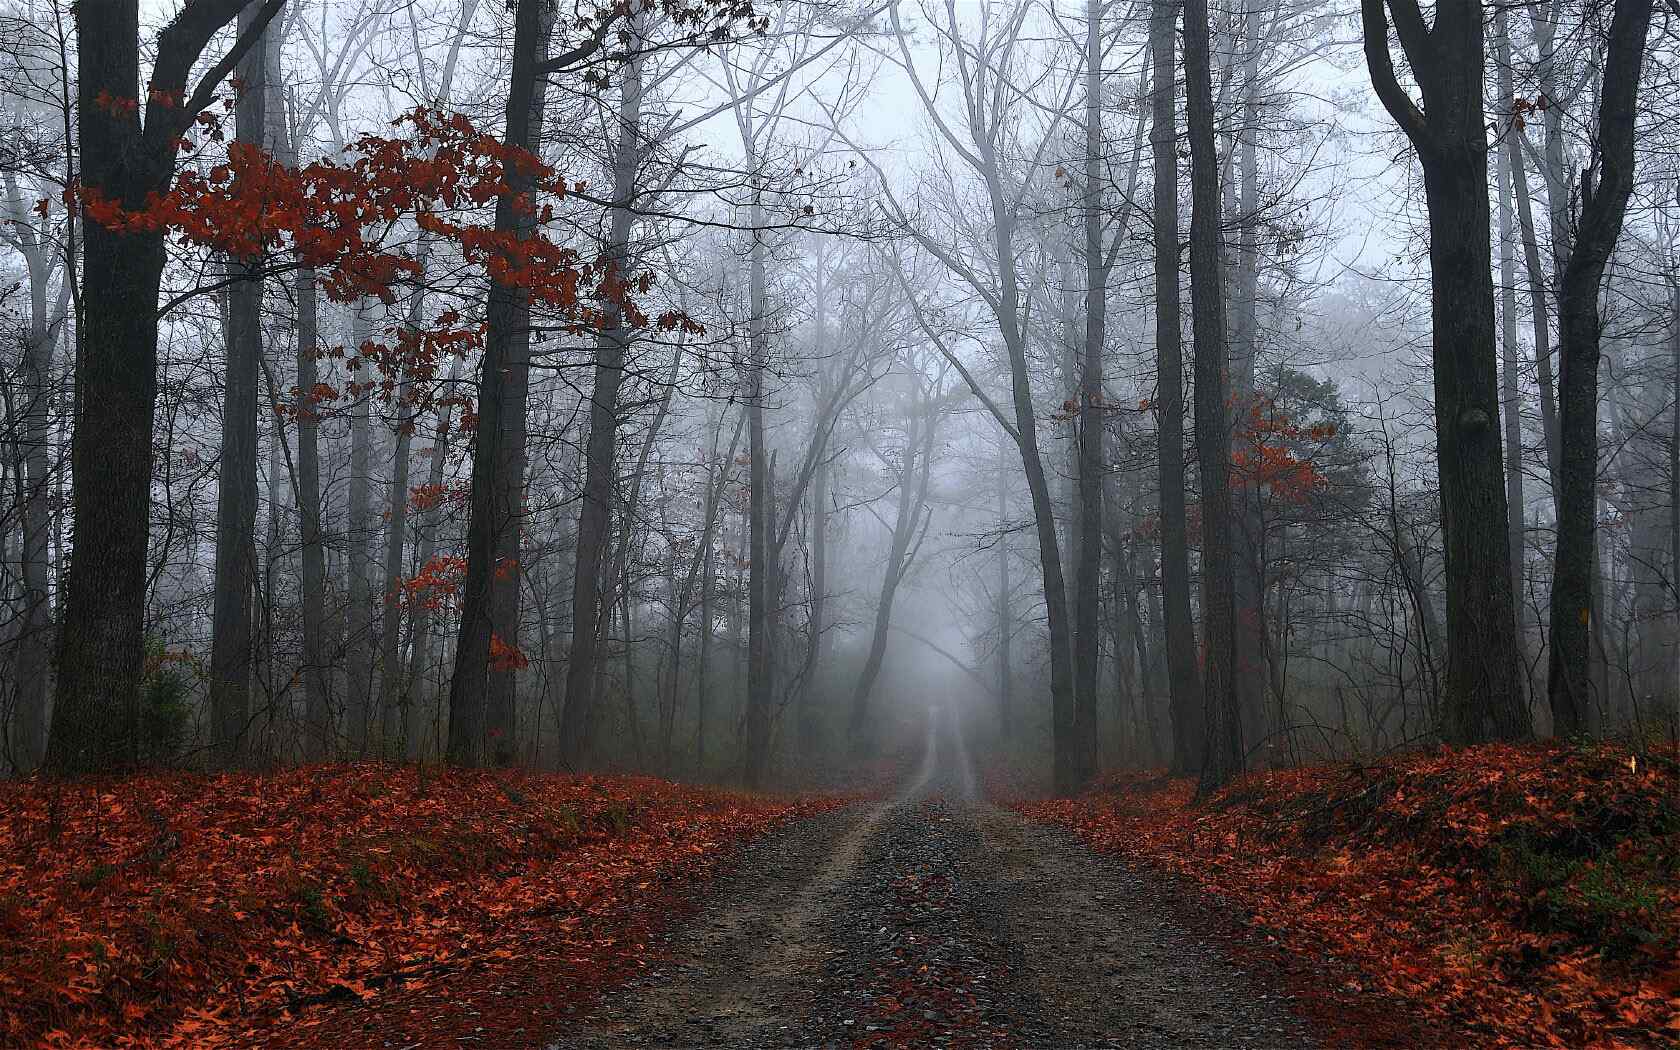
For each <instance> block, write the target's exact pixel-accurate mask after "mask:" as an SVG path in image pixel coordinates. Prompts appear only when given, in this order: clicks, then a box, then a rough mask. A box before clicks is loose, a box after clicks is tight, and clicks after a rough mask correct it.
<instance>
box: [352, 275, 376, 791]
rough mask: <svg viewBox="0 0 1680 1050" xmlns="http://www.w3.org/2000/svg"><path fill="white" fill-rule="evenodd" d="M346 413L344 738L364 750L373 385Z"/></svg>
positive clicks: (366, 371)
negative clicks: (346, 562) (346, 565)
mask: <svg viewBox="0 0 1680 1050" xmlns="http://www.w3.org/2000/svg"><path fill="white" fill-rule="evenodd" d="M369 309H370V304H369V303H368V301H367V300H366V299H362V300H359V301H358V302H357V303H356V306H355V313H354V315H353V316H352V318H351V324H350V332H351V336H350V341H351V342H352V343H353V344H355V347H354V350H353V353H355V354H358V355H359V354H360V353H361V348H362V345H363V344H364V343H365V342H367V341H368V340H369V339H371V338H373V319H372V318H371V317H369V316H368V310H369ZM372 371H373V366H372V365H371V364H370V363H369V362H367V361H363V362H362V371H361V372H359V373H355V375H356V381H358V382H371V381H372V380H371V373H372ZM351 412H352V414H351V416H350V486H349V488H350V491H349V493H348V495H347V498H348V500H349V505H348V506H347V507H346V508H345V515H344V520H345V547H346V555H347V557H346V561H348V562H349V573H350V579H349V581H348V586H347V587H346V588H345V590H346V595H345V599H346V605H347V606H348V609H347V611H346V615H345V617H344V620H345V640H346V641H347V642H348V643H349V648H348V651H347V653H346V656H347V659H346V666H345V671H346V675H347V679H348V681H347V682H346V692H347V694H348V697H347V705H346V708H345V714H344V729H345V737H346V743H347V744H348V745H349V748H350V754H351V755H353V756H355V757H358V758H360V757H362V756H364V755H366V754H367V751H368V745H369V743H370V741H371V737H370V734H371V732H372V731H373V728H374V727H373V726H372V724H371V721H372V716H373V654H374V653H375V652H376V651H377V645H376V644H375V640H374V639H373V638H371V637H369V635H370V634H372V632H373V624H374V615H373V595H372V591H373V587H372V583H373V559H372V558H371V557H370V556H369V555H370V552H371V551H372V550H373V548H374V545H375V543H376V542H377V530H376V529H375V527H374V524H373V503H372V500H373V476H372V475H373V391H372V389H369V390H365V391H363V392H362V393H361V394H360V395H359V396H358V397H357V400H356V404H355V407H354V408H353V409H352V410H351Z"/></svg>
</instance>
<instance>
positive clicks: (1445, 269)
mask: <svg viewBox="0 0 1680 1050" xmlns="http://www.w3.org/2000/svg"><path fill="white" fill-rule="evenodd" d="M1674 14H1675V12H1674V10H1673V9H1672V7H1670V6H1662V7H1657V6H1656V5H1654V4H1653V2H1652V0H1613V2H1602V3H1600V2H1583V0H1536V2H1534V3H1529V4H1523V5H1490V6H1488V7H1486V8H1484V7H1483V5H1481V4H1480V3H1473V2H1469V0H1441V2H1440V3H1438V4H1436V5H1435V6H1434V8H1433V10H1429V9H1422V10H1420V8H1419V6H1418V4H1417V3H1416V0H1387V2H1386V3H1385V2H1384V0H1364V3H1363V5H1362V8H1361V9H1360V10H1357V11H1355V10H1351V9H1347V8H1344V7H1330V8H1326V7H1324V6H1323V5H1320V4H1315V3H1305V2H1295V0H1230V2H1227V0H1214V2H1212V3H1211V4H1210V3H1209V2H1208V0H1185V2H1184V3H1183V4H1182V5H1179V4H1176V3H1174V2H1173V0H1138V2H1130V0H1109V2H1107V3H1103V2H1101V0H1087V2H1085V3H1083V4H1068V3H1056V2H1046V0H996V2H993V0H984V2H978V3H977V2H969V0H964V2H960V3H958V2H954V0H948V2H946V3H943V4H940V3H931V2H920V0H901V2H889V3H884V4H877V5H869V4H862V5H860V4H855V3H847V2H817V0H813V2H795V0H787V2H771V3H765V4H760V5H758V6H753V5H751V4H749V3H747V2H745V0H740V2H736V0H691V2H685V0H646V2H643V0H629V2H628V3H618V4H604V5H599V6H596V5H593V4H580V5H578V6H577V7H572V6H569V5H561V6H558V7H557V6H556V4H555V3H554V2H553V0H510V2H509V3H506V4H503V3H495V2H481V0H461V2H457V0H439V2H433V0H416V2H404V3H392V2H388V0H327V2H321V0H254V2H252V3H249V4H247V3H245V2H243V0H189V2H187V3H184V4H181V5H179V6H175V5H154V4H144V5H137V4H136V3H134V2H132V0H130V2H127V3H120V2H119V3H93V2H91V0H84V2H83V3H82V4H80V5H78V6H77V7H76V8H75V9H74V10H72V9H71V7H70V6H69V5H62V4H54V3H51V2H43V0H8V3H7V4H6V7H5V10H4V12H3V16H0V65H3V67H4V72H3V75H0V120H3V122H4V123H3V126H0V180H3V183H4V187H3V188H4V201H3V202H0V206H3V208H4V212H5V215H4V222H3V223H0V240H3V241H4V244H5V249H4V266H5V267H6V270H7V277H6V281H5V293H4V295H3V297H0V310H3V316H0V324H3V326H4V333H3V336H4V337H3V339H0V727H3V733H4V736H3V738H0V772H5V773H9V774H14V775H16V774H26V773H29V772H31V771H34V770H37V769H45V770H48V771H50V772H53V773H60V774H79V773H89V772H103V771H108V770H117V769H123V768H131V767H135V766H149V765H183V766H189V767H221V766H231V767H251V766H256V767H268V766H272V765H277V764H291V763H299V762H316V761H328V760H343V759H356V758H384V759H394V760H405V761H422V762H436V761H440V760H441V761H449V762H453V763H457V764H466V765H485V764H514V763H517V764H524V765H529V766H533V767H538V768H547V769H563V770H579V769H640V770H649V771H656V772H660V773H664V774H667V775H673V776H680V777H687V778H707V779H713V778H717V779H726V780H731V781H740V782H744V783H746V784H748V785H753V786H757V785H762V784H765V783H767V782H771V781H786V780H790V779H795V778H796V774H800V773H810V772H811V771H813V770H815V769H819V768H830V767H838V766H842V765H844V764H846V763H848V762H850V761H853V760H861V759H864V758H867V757H870V756H873V755H875V754H877V753H878V752H879V751H880V750H881V749H882V748H885V747H890V746H891V745H892V744H893V743H894V742H895V741H897V740H899V739H900V738H901V734H902V733H903V727H902V726H901V722H902V721H903V719H904V718H905V717H906V716H904V714H903V712H904V710H905V708H904V705H903V703H902V701H904V700H905V699H925V698H928V697H948V698H951V699H953V700H956V701H960V702H961V703H963V704H964V705H965V709H966V710H967V712H968V717H969V720H970V722H971V723H972V725H973V727H974V730H975V732H977V733H978V734H979V735H981V736H982V737H985V738H989V739H990V740H991V741H992V742H994V743H998V744H1001V745H1002V746H1003V747H1005V748H1006V749H1008V750H1011V751H1013V752H1015V753H1017V754H1019V755H1022V756H1026V757H1030V758H1033V759H1035V760H1045V759H1048V760H1049V765H1050V767H1051V768H1052V769H1053V770H1054V774H1055V784H1056V787H1057V788H1058V789H1059V790H1062V791H1071V790H1074V789H1076V788H1078V787H1079V786H1081V785H1082V784H1084V783H1086V782H1088V781H1089V780H1090V778H1091V777H1092V776H1093V775H1094V773H1095V772H1096V771H1097V770H1098V769H1099V768H1102V767H1115V766H1139V767H1148V766H1162V765H1165V766H1170V767H1172V768H1173V769H1174V770H1176V771H1179V772H1183V773H1200V774H1201V775H1202V776H1203V777H1204V779H1205V780H1206V782H1208V783H1217V782H1220V781H1223V780H1224V779H1226V778H1228V777H1229V776H1231V775H1232V774H1233V773H1235V772H1236V771H1238V770H1240V769H1242V768H1256V767H1269V766H1280V765H1288V764H1295V763H1301V762H1305V761H1310V760H1315V759H1323V758H1328V757H1345V756H1352V755H1367V754H1370V753H1374V752H1381V751H1386V750H1391V749H1395V748H1399V747H1403V746H1407V745H1416V744H1422V743H1430V742H1436V741H1444V742H1448V743H1475V742H1482V741H1488V740H1505V739H1522V738H1526V737H1529V736H1533V735H1548V734H1555V735H1558V736H1574V735H1595V736H1604V737H1617V738H1622V737H1633V738H1636V739H1640V740H1650V739H1653V738H1668V739H1672V738H1673V737H1674V736H1675V734H1676V717H1677V715H1676V711H1677V697H1680V663H1677V661H1680V585H1677V583H1676V580H1677V576H1680V485H1677V483H1676V482H1677V478H1680V398H1677V394H1680V160H1677V157H1680V154H1677V152H1676V147H1677V145H1680V141H1677V138H1676V135H1677V132H1676V128H1677V126H1680V124H1677V122H1676V120H1675V117H1676V109H1675V107H1676V105H1677V102H1676V99H1680V91H1677V90H1676V85H1675V76H1676V72H1677V69H1680V67H1677V65H1676V62H1675V51H1674V48H1673V46H1672V45H1673V43H1674V33H1675V25H1674V21H1673V19H1674ZM416 113H420V114H422V115H423V116H422V117H421V118H415V117H414V116H413V115H414V114H416ZM405 114H409V115H410V119H408V120H406V121H401V122H399V118H402V117H403V116H404V115H405ZM425 114H430V115H431V116H430V117H425V116H424V115H425ZM452 114H460V115H463V116H465V117H466V118H467V120H466V121H464V122H456V123H451V119H450V115H452ZM428 120H429V121H430V123H427V121H428ZM394 122H397V123H394ZM427 128H432V129H433V131H430V132H429V131H427V130H426V129H427ZM438 128H442V129H443V130H441V131H440V130H436V129H438ZM463 129H467V130H463ZM434 132H435V133H434ZM367 136H374V138H372V139H370V138H367ZM379 144H383V146H384V148H385V152H384V153H383V154H381V153H380V149H381V148H382V147H381V146H380V145H379ZM527 153H528V154H529V155H534V157H535V158H536V159H537V160H538V161H540V163H536V162H527V161H525V160H522V159H521V158H523V157H525V156H526V155H527ZM376 155H379V156H383V157H384V159H383V160H380V161H378V162H377V163H376V162H375V161H374V160H371V159H370V158H374V157H375V156H376ZM393 158H394V159H393ZM474 165H477V167H476V168H473V166H474ZM311 166H314V171H315V174H314V175H311V176H309V177H308V178H307V179H306V178H304V177H303V176H301V175H298V173H299V172H300V171H303V170H306V169H309V168H310V167H311ZM451 167H454V168H457V169H462V170H464V169H467V168H473V170H476V171H479V172H480V173H481V174H482V173H483V172H484V171H488V172H489V173H490V174H489V175H487V176H485V177H484V179H483V180H481V181H480V182H478V183H477V184H475V188H474V190H473V191H471V192H469V191H466V190H463V191H462V192H460V193H443V192H439V191H436V190H435V187H434V188H430V189H428V188H423V187H431V186H433V184H434V183H436V182H437V180H438V179H439V178H441V177H442V176H440V175H439V171H441V170H443V169H449V168H451ZM288 173H291V174H290V175H288ZM300 180H301V181H300ZM310 180H313V181H310ZM428 180H431V182H428ZM325 187H330V188H331V191H330V193H329V191H328V189H327V188H325ZM405 193H408V196H407V197H404V194H405ZM334 195H336V196H334ZM328 197H331V198H332V201H333V202H334V204H333V206H332V207H330V208H329V207H328V206H327V204H326V203H324V202H326V201H327V199H328ZM399 198H402V199H399ZM358 209H359V210H358Z"/></svg>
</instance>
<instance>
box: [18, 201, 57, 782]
mask: <svg viewBox="0 0 1680 1050" xmlns="http://www.w3.org/2000/svg"><path fill="white" fill-rule="evenodd" d="M6 188H7V191H8V196H9V197H10V201H11V206H12V207H11V210H12V214H14V215H23V214H25V211H24V203H23V199H22V196H21V195H20V193H19V192H18V188H17V182H16V180H15V179H14V178H8V179H7V180H6ZM19 227H20V232H19V236H20V238H22V240H21V244H20V247H21V249H22V253H23V256H24V262H25V265H26V268H27V271H28V278H29V335H28V342H27V343H25V345H24V352H23V362H22V363H23V369H22V372H23V375H22V379H23V398H24V403H23V406H22V411H21V412H19V413H18V415H20V416H21V417H22V425H21V430H22V446H23V447H22V448H21V449H20V450H19V453H18V455H17V457H16V462H15V464H14V468H15V469H16V471H17V477H16V481H17V482H18V483H19V484H20V485H21V486H22V489H23V544H22V548H21V550H20V551H19V554H20V560H21V562H22V565H21V568H22V572H23V595H22V603H21V621H20V622H19V624H18V634H17V637H16V643H17V661H16V665H15V666H16V668H17V704H18V711H17V721H16V730H15V732H16V737H15V740H14V744H13V748H12V752H13V757H14V760H15V762H16V764H17V766H18V768H19V769H20V770H21V771H28V770H30V769H33V768H34V767H35V766H36V765H37V764H38V763H39V762H40V761H41V753H42V748H43V746H44V745H45V744H46V728H47V694H48V688H47V687H48V684H49V683H48V680H49V678H50V676H51V673H52V642H51V636H52V599H51V587H50V586H49V583H48V579H49V570H50V568H51V566H50V565H49V559H50V551H49V545H50V537H51V534H52V500H53V490H52V488H51V485H52V463H51V457H50V456H49V455H48V452H49V449H50V448H51V445H52V440H53V433H52V419H51V414H50V411H49V409H50V406H51V401H52V395H53V377H52V364H53V333H52V328H51V325H50V323H49V318H48V316H47V312H48V306H47V280H48V270H49V265H48V263H49V258H48V254H47V251H46V245H44V244H43V243H42V241H41V238H40V237H39V235H38V234H37V233H36V232H35V227H34V226H33V225H30V224H28V223H20V224H19ZM71 279H72V278H71V276H70V275H69V274H65V275H64V276H63V280H64V281H66V282H68V281H70V280H71Z"/></svg>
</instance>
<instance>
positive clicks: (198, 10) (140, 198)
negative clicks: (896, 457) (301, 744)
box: [46, 0, 283, 774]
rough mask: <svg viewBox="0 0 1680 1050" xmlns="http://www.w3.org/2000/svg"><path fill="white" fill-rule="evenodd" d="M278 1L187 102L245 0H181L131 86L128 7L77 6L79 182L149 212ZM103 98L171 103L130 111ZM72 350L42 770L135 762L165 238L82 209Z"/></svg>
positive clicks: (132, 26)
mask: <svg viewBox="0 0 1680 1050" xmlns="http://www.w3.org/2000/svg"><path fill="white" fill-rule="evenodd" d="M282 2H283V0H266V2H265V3H263V6H262V7H261V9H260V10H259V13H258V15H257V17H256V18H255V19H254V20H253V22H252V24H251V26H250V27H249V29H250V31H249V32H245V33H241V34H240V35H239V38H238V39H237V40H236V41H235V43H234V46H233V48H232V49H231V50H230V51H229V52H228V53H227V54H226V55H225V56H223V57H222V59H221V60H219V61H218V62H216V63H215V64H214V65H213V66H212V67H211V68H210V69H209V70H208V71H207V72H206V73H205V75H204V77H203V78H202V79H201V80H200V81H199V83H198V86H197V87H196V88H194V89H193V90H192V92H191V93H190V94H189V93H188V83H187V78H188V77H189V76H190V74H191V71H192V69H193V67H194V65H195V64H196V63H197V62H198V60H199V57H200V56H201V55H202V54H203V52H204V49H205V48H206V46H208V44H209V43H210V41H211V39H212V38H214V37H215V35H216V34H217V33H218V32H220V31H221V30H222V28H224V27H225V26H227V25H228V23H230V22H232V21H233V20H234V18H235V17H237V16H238V14H239V12H240V10H241V9H243V8H244V7H245V6H246V4H245V0H191V2H189V3H187V4H186V6H185V7H183V8H182V10H181V12H180V13H179V14H178V15H176V16H175V18H174V20H172V21H171V22H170V23H169V24H168V25H167V26H165V27H164V28H163V30H162V31H161V32H160V33H159V34H158V38H157V46H156V52H155V57H154V59H153V63H152V77H151V81H150V83H149V84H148V90H147V91H144V92H143V91H141V90H140V39H139V33H140V11H139V7H140V5H139V0H101V2H98V3H93V2H89V3H84V4H78V5H76V7H75V16H76V29H77V39H78V47H77V83H76V92H77V94H76V119H77V127H78V129H79V131H78V134H79V139H80V141H79V150H78V152H79V153H80V155H81V157H82V184H83V186H84V187H85V188H86V189H88V190H90V191H93V192H96V193H98V194H99V195H100V196H102V197H103V198H105V199H106V200H111V201H116V202H118V203H120V204H122V205H124V206H125V207H128V208H132V209H139V208H142V207H144V206H145V203H146V198H147V196H148V195H149V194H153V193H161V192H163V191H164V190H166V189H167V188H168V186H169V183H170V180H171V179H172V178H173V175H174V163H175V157H176V153H177V148H178V143H179V140H180V137H181V133H182V132H183V131H184V130H186V128H187V126H188V125H189V124H190V123H191V121H192V119H193V118H194V117H195V116H196V115H197V113H198V112H199V111H200V110H202V109H203V107H204V106H205V105H207V104H208V103H209V101H210V98H211V95H212V94H213V92H214V91H215V89H216V87H217V86H218V85H219V84H220V83H221V81H222V80H223V78H225V77H226V76H227V74H228V73H229V71H231V70H232V69H233V68H234V66H235V65H236V64H237V63H238V62H239V60H240V59H241V58H243V57H244V55H245V53H246V52H247V51H249V50H250V49H251V47H252V46H253V45H254V44H255V43H256V39H257V36H258V35H259V34H260V33H261V32H262V30H263V29H264V28H265V27H266V26H267V24H268V22H269V20H270V19H272V18H273V16H274V13H275V12H276V11H278V10H279V9H280V7H281V4H282ZM101 98H105V99H112V98H115V99H138V100H142V101H143V100H145V99H156V98H168V99H170V100H171V101H172V102H175V103H176V104H174V105H170V106H163V105H159V104H156V103H153V104H149V105H146V106H144V112H145V115H146V120H145V124H144V126H142V124H141V117H140V114H141V109H140V108H136V109H133V110H130V109H128V108H126V107H122V106H111V105H108V104H102V103H101V101H100V100H101ZM81 218H82V230H83V261H82V296H83V301H85V302H87V303H90V304H97V307H96V308H95V309H90V310H88V311H86V314H85V317H84V319H83V324H82V332H81V345H82V352H81V354H80V360H79V361H78V362H77V368H76V403H77V405H78V406H79V407H78V417H77V419H76V420H75V427H74V432H73V434H72V437H71V442H70V461H71V470H72V472H73V475H74V478H75V485H74V490H73V492H72V501H73V505H74V513H75V543H74V546H73V548H72V550H71V554H70V564H69V567H68V570H67V571H66V573H65V580H64V593H65V598H64V619H63V626H62V628H61V630H60V632H59V643H58V657H57V660H58V690H57V698H56V703H55V705H54V708H53V717H52V729H51V734H50V736H49V739H48V742H47V755H46V766H47V768H48V769H49V770H51V771H52V772H54V773H57V774H79V773H91V772H95V771H99V770H105V769H110V768H112V767H116V766H122V765H128V764H131V763H132V762H133V761H134V760H135V759H136V757H137V752H136V750H135V746H136V742H137V734H136V728H137V716H138V710H139V709H138V703H137V700H138V695H139V690H140V679H141V673H142V669H143V664H144V660H145V623H146V580H147V573H146V566H147V561H148V553H149V552H148V549H147V548H148V543H147V539H148V524H149V523H148V516H149V510H150V506H151V498H150V497H151V477H152V433H153V426H152V409H153V402H154V401H155V400H156V396H157V359H158V354H157V347H158V330H157V311H158V289H159V285H160V283H161V280H162V276H163V265H164V257H165V252H164V233H163V232H162V231H156V232H117V231H114V230H109V229H106V228H105V227H104V226H101V225H100V224H99V223H98V222H95V221H92V217H91V216H90V215H89V214H88V212H87V210H86V209H85V208H84V209H83V210H82V216H81Z"/></svg>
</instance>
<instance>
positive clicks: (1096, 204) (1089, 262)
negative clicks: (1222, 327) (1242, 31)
mask: <svg viewBox="0 0 1680 1050" xmlns="http://www.w3.org/2000/svg"><path fill="white" fill-rule="evenodd" d="M1102 56H1103V49H1102V4H1101V2H1100V0H1086V4H1085V173H1084V176H1085V177H1084V186H1083V187H1082V191H1083V197H1084V200H1083V208H1082V209H1081V210H1082V211H1083V213H1084V214H1083V215H1082V216H1081V219H1082V220H1083V226H1084V234H1085V244H1084V255H1085V339H1084V346H1083V348H1082V350H1083V353H1082V354H1081V355H1080V362H1079V364H1080V368H1079V413H1078V419H1079V485H1078V492H1079V528H1078V530H1077V533H1078V535H1079V537H1080V543H1079V546H1078V550H1077V552H1076V556H1077V565H1078V567H1079V568H1078V576H1079V579H1078V580H1077V581H1076V583H1075V588H1074V609H1073V613H1074V636H1075V638H1076V639H1077V642H1076V644H1075V645H1074V652H1073V680H1074V681H1073V695H1074V698H1075V700H1074V710H1073V727H1072V738H1071V740H1070V748H1069V755H1068V757H1069V761H1070V762H1071V764H1072V768H1071V769H1070V770H1069V772H1068V777H1069V780H1070V781H1071V782H1072V783H1074V784H1077V785H1081V786H1082V785H1084V784H1086V783H1088V782H1089V781H1090V780H1091V778H1092V777H1093V776H1095V775H1096V772H1097V662H1098V659H1099V657H1100V655H1101V644H1100V642H1099V637H1100V635H1101V623H1100V621H1101V591H1100V587H1101V581H1102V548H1103V527H1102V522H1103V499H1102V494H1103V485H1102V481H1103V475H1104V474H1105V473H1106V465H1105V463H1104V460H1103V415H1104V412H1103V403H1102V402H1103V359H1102V355H1103V343H1104V340H1105V339H1106V338H1107V335H1108V267H1107V266H1105V265H1104V259H1105V253H1104V251H1103V211H1102V206H1103V193H1102V187H1103V184H1104V182H1105V180H1106V174H1107V173H1106V172H1104V171H1103V150H1102Z"/></svg>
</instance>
